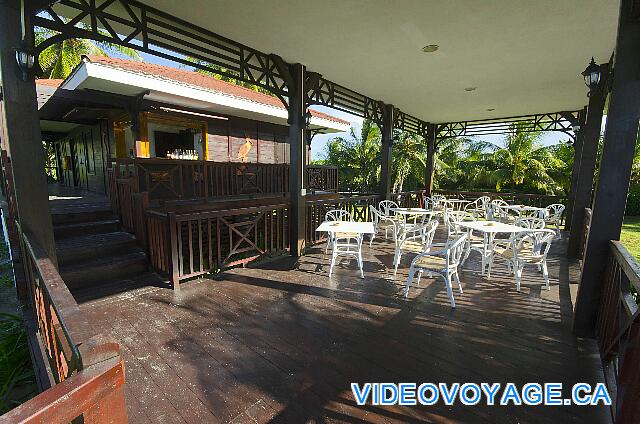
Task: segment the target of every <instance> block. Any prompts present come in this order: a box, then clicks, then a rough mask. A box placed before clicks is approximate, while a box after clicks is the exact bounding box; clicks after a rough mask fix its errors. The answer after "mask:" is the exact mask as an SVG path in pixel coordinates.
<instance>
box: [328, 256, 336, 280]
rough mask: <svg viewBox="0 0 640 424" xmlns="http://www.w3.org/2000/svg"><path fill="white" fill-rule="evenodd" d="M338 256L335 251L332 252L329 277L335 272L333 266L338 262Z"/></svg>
mask: <svg viewBox="0 0 640 424" xmlns="http://www.w3.org/2000/svg"><path fill="white" fill-rule="evenodd" d="M336 257H337V255H336V254H335V251H334V252H332V254H331V266H330V267H329V277H331V273H332V272H333V266H334V265H335V264H336Z"/></svg>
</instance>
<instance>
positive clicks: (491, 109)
mask: <svg viewBox="0 0 640 424" xmlns="http://www.w3.org/2000/svg"><path fill="white" fill-rule="evenodd" d="M494 110H496V109H495V108H493V107H489V108H487V112H493V111H494Z"/></svg>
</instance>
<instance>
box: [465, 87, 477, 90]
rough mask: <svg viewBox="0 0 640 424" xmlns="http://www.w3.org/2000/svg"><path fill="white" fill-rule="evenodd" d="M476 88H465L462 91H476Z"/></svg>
mask: <svg viewBox="0 0 640 424" xmlns="http://www.w3.org/2000/svg"><path fill="white" fill-rule="evenodd" d="M477 88H478V87H467V88H465V89H464V91H476V89H477Z"/></svg>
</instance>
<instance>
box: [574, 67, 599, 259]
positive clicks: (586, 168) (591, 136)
mask: <svg viewBox="0 0 640 424" xmlns="http://www.w3.org/2000/svg"><path fill="white" fill-rule="evenodd" d="M608 79H609V71H608V66H606V65H603V66H602V78H601V79H600V84H598V86H597V87H596V88H594V89H593V90H591V93H590V95H589V106H587V117H586V121H585V124H584V128H582V129H581V130H580V133H581V134H582V152H581V155H580V168H578V176H577V179H576V185H575V190H574V195H573V206H572V211H571V215H572V216H571V232H570V235H569V247H568V248H567V255H568V256H569V257H570V258H576V257H577V256H578V251H579V250H580V240H581V232H582V228H583V227H584V209H585V208H588V207H589V206H590V205H591V198H592V191H593V177H594V174H595V170H596V159H597V157H598V143H599V141H600V129H601V128H602V113H603V111H604V103H605V101H606V98H607V94H608V91H609V90H608V87H609V83H608Z"/></svg>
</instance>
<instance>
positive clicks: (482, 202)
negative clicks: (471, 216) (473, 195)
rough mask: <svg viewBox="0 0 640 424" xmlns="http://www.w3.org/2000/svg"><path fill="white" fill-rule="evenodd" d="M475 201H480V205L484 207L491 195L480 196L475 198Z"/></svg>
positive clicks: (489, 201)
mask: <svg viewBox="0 0 640 424" xmlns="http://www.w3.org/2000/svg"><path fill="white" fill-rule="evenodd" d="M476 202H478V203H480V206H481V207H484V205H486V204H488V203H491V197H489V196H480V197H478V198H477V199H476Z"/></svg>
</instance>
